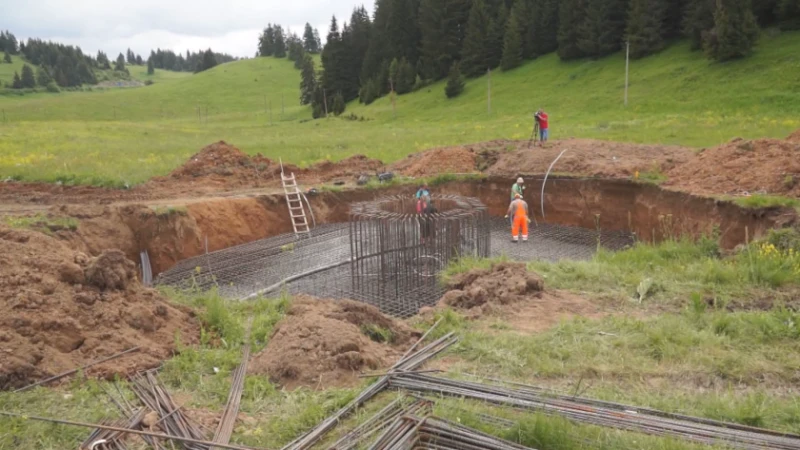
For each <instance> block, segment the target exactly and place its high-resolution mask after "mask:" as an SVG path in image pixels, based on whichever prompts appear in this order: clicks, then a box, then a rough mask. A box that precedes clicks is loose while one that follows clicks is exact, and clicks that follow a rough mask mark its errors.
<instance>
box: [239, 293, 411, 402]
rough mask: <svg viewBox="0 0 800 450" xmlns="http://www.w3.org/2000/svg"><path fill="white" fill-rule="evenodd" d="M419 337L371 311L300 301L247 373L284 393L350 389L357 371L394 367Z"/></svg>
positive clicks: (357, 305)
mask: <svg viewBox="0 0 800 450" xmlns="http://www.w3.org/2000/svg"><path fill="white" fill-rule="evenodd" d="M418 336H419V333H417V332H416V331H414V330H412V329H411V328H410V327H408V326H407V325H405V324H403V323H402V322H398V321H396V320H394V319H392V318H389V317H387V316H384V315H383V314H381V312H380V311H379V310H378V309H377V308H375V307H374V306H371V305H367V304H364V303H359V302H354V301H350V300H341V301H334V300H322V299H316V298H312V297H305V296H300V297H296V298H295V300H294V301H293V302H292V306H291V308H290V309H289V311H288V312H287V314H286V317H285V318H284V319H283V320H281V321H280V322H279V323H278V325H277V326H276V327H275V332H274V333H273V335H272V337H271V338H270V340H269V343H268V344H267V346H266V348H264V350H262V351H261V352H259V353H258V354H257V355H255V356H254V357H253V359H252V360H251V361H250V364H249V369H248V370H249V371H250V372H251V373H255V374H261V375H267V376H269V377H270V379H271V380H272V381H273V382H276V383H280V384H281V385H282V386H284V387H285V388H287V389H294V388H296V387H299V386H306V387H311V388H317V389H320V388H326V387H331V386H336V387H342V386H353V385H355V384H357V383H358V374H359V373H360V372H362V371H367V372H368V371H374V370H379V369H382V368H388V367H390V366H391V365H392V364H394V363H395V362H396V361H397V359H398V358H399V357H400V356H402V354H403V352H404V351H405V349H406V348H407V347H408V346H409V345H411V343H412V342H413V340H414V339H415V338H416V337H418Z"/></svg>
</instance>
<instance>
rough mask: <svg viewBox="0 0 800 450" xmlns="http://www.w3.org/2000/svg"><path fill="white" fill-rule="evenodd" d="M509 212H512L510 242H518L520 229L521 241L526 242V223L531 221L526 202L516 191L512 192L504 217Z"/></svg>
mask: <svg viewBox="0 0 800 450" xmlns="http://www.w3.org/2000/svg"><path fill="white" fill-rule="evenodd" d="M509 214H513V215H512V217H513V218H514V219H513V221H512V224H511V242H519V233H520V231H522V242H527V241H528V224H529V223H531V219H529V218H528V203H527V202H526V201H525V200H523V199H522V196H521V195H520V194H518V193H517V194H514V200H513V201H512V202H511V204H510V205H508V211H507V212H506V219H508V216H509Z"/></svg>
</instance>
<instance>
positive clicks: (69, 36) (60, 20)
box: [0, 0, 373, 57]
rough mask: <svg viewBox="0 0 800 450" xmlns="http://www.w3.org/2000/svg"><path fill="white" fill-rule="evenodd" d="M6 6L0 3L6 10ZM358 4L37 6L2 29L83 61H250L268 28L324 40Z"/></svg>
mask: <svg viewBox="0 0 800 450" xmlns="http://www.w3.org/2000/svg"><path fill="white" fill-rule="evenodd" d="M5 1H8V0H2V2H0V3H4V2H5ZM362 3H363V4H364V6H365V7H366V8H367V9H368V10H370V11H371V10H372V8H373V6H372V2H371V1H369V2H361V1H358V0H333V1H324V0H301V1H295V2H285V1H276V0H267V1H254V0H227V1H224V2H211V1H208V0H199V1H192V0H161V1H159V0H137V1H135V2H128V3H124V4H120V3H118V2H109V1H107V0H103V1H101V0H83V1H81V2H68V1H65V0H38V1H32V2H20V3H18V4H16V5H14V8H8V7H3V6H0V10H3V16H4V17H3V19H4V20H3V24H2V27H3V28H7V29H9V30H10V31H11V32H13V33H14V34H15V35H17V37H19V38H25V39H27V38H28V37H37V38H42V39H49V40H53V41H58V42H63V43H65V44H72V45H80V46H81V48H83V50H84V51H85V52H86V53H95V52H96V51H97V50H103V51H105V52H106V53H108V54H109V55H116V54H117V53H120V52H124V51H125V50H126V49H127V48H129V47H130V48H131V49H132V50H133V51H134V52H136V53H139V54H141V55H142V56H143V57H146V55H147V54H149V52H150V50H151V49H155V48H161V49H171V50H174V51H176V52H185V51H186V50H187V49H188V50H192V51H196V50H198V49H205V48H209V47H210V48H213V49H214V50H215V51H218V52H225V53H230V54H232V55H234V56H253V55H254V54H255V51H256V46H257V42H258V34H259V33H260V32H261V30H262V29H263V28H264V27H265V26H266V25H267V24H268V23H279V24H281V25H283V27H284V28H289V29H290V30H292V31H294V32H296V33H298V34H302V31H303V26H304V24H305V23H306V22H309V23H311V24H312V26H315V27H317V28H318V29H319V33H320V35H321V37H322V38H323V40H324V38H325V34H327V28H328V24H329V23H330V17H331V15H333V14H336V17H337V19H338V21H339V23H340V24H341V23H342V22H343V21H346V20H348V19H349V17H350V13H351V12H352V10H353V7H355V6H356V5H361V4H362Z"/></svg>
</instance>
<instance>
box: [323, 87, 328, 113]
mask: <svg viewBox="0 0 800 450" xmlns="http://www.w3.org/2000/svg"><path fill="white" fill-rule="evenodd" d="M322 102H323V103H325V117H328V93H327V91H326V90H325V89H323V90H322Z"/></svg>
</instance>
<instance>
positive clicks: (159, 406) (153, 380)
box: [131, 371, 211, 450]
mask: <svg viewBox="0 0 800 450" xmlns="http://www.w3.org/2000/svg"><path fill="white" fill-rule="evenodd" d="M131 388H132V389H133V392H134V393H135V394H136V396H137V397H139V400H140V401H141V402H142V403H144V405H145V406H147V408H149V409H150V410H151V411H155V412H156V413H157V414H158V417H159V421H158V425H159V427H161V428H162V429H163V430H164V431H165V432H166V433H167V434H169V435H172V436H180V437H186V438H190V439H194V440H198V441H202V440H204V438H205V436H204V435H203V432H202V431H200V429H198V428H197V427H195V426H194V425H193V424H192V423H191V422H190V421H189V418H188V416H186V414H184V413H183V411H182V410H181V409H180V407H179V406H178V405H176V404H175V402H174V401H173V400H172V397H171V396H170V395H169V392H167V389H166V388H165V387H164V385H162V384H161V382H160V381H159V380H158V377H156V374H155V372H154V371H148V372H144V373H140V374H138V375H136V376H135V377H133V378H132V379H131ZM184 447H185V448H186V450H210V448H211V447H210V446H208V445H205V444H195V443H185V444H184Z"/></svg>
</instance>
